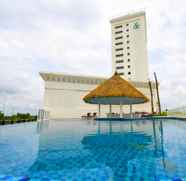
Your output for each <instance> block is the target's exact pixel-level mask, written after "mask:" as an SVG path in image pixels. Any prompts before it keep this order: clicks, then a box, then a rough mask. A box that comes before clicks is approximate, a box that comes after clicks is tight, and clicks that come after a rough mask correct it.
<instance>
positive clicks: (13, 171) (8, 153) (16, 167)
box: [0, 123, 39, 176]
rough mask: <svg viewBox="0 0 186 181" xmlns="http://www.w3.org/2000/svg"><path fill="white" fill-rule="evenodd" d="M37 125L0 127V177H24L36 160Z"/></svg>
mask: <svg viewBox="0 0 186 181" xmlns="http://www.w3.org/2000/svg"><path fill="white" fill-rule="evenodd" d="M36 130H37V123H25V124H24V123H23V124H15V125H5V126H0V175H2V174H5V175H14V176H17V175H24V174H25V172H26V171H27V170H28V169H29V168H30V167H31V166H32V164H33V163H34V162H35V160H36V159H37V154H38V149H39V135H38V134H37V132H36Z"/></svg>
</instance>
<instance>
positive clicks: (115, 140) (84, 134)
mask: <svg viewBox="0 0 186 181" xmlns="http://www.w3.org/2000/svg"><path fill="white" fill-rule="evenodd" d="M185 130H186V126H185V127H184V123H181V122H178V121H177V122H176V121H175V122H174V121H166V120H138V121H134V120H130V121H123V122H121V121H111V120H110V121H87V122H86V121H80V120H79V121H72V120H69V121H50V122H49V121H43V122H39V123H38V124H31V123H28V124H19V125H15V127H14V126H12V125H11V126H10V127H8V126H7V127H6V126H5V127H0V135H1V136H0V174H13V175H27V176H29V177H31V178H35V179H37V178H42V179H48V178H49V179H60V180H68V181H72V180H76V179H77V178H78V180H81V181H87V180H88V181H90V180H95V181H100V180H101V181H108V180H113V181H121V180H124V179H125V180H156V178H159V177H161V178H165V177H166V176H169V177H171V178H173V177H175V175H176V176H179V177H184V176H186V173H185V170H186V169H185V168H186V161H185V162H184V160H186V156H185V154H184V153H185V150H186V144H185V142H184V138H185V139H186V136H185ZM180 138H183V139H180ZM184 158H185V159H184ZM7 162H10V163H8V164H7Z"/></svg>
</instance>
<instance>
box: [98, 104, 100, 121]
mask: <svg viewBox="0 0 186 181" xmlns="http://www.w3.org/2000/svg"><path fill="white" fill-rule="evenodd" d="M98 116H99V118H100V117H101V105H100V104H99V105H98Z"/></svg>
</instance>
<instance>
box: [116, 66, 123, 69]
mask: <svg viewBox="0 0 186 181" xmlns="http://www.w3.org/2000/svg"><path fill="white" fill-rule="evenodd" d="M123 68H124V67H123V66H118V67H116V69H123Z"/></svg>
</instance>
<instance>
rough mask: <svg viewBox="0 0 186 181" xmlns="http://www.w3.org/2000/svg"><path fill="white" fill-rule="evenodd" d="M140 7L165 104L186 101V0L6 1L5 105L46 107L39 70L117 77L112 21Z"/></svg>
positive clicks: (0, 31) (0, 106) (1, 106)
mask: <svg viewBox="0 0 186 181" xmlns="http://www.w3.org/2000/svg"><path fill="white" fill-rule="evenodd" d="M139 10H144V11H146V17H147V38H148V42H147V43H148V44H147V46H148V61H149V76H150V78H151V79H153V72H156V73H157V75H158V79H159V81H160V96H161V103H162V106H163V108H166V107H167V108H174V107H179V106H183V105H186V91H185V90H186V76H184V75H185V72H186V46H185V39H186V19H185V17H186V11H185V10H186V1H185V0H163V1H162V0H30V1H25V0H13V1H11V2H10V1H7V0H0V22H1V24H0V110H3V111H5V113H6V114H13V113H15V112H31V113H36V112H37V110H38V109H39V108H42V105H43V93H44V82H43V80H42V79H41V77H40V76H39V72H44V71H47V72H62V73H68V74H82V75H95V76H109V75H111V28H110V23H109V21H110V19H112V18H113V17H117V16H120V15H125V14H127V13H129V12H135V11H139Z"/></svg>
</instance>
